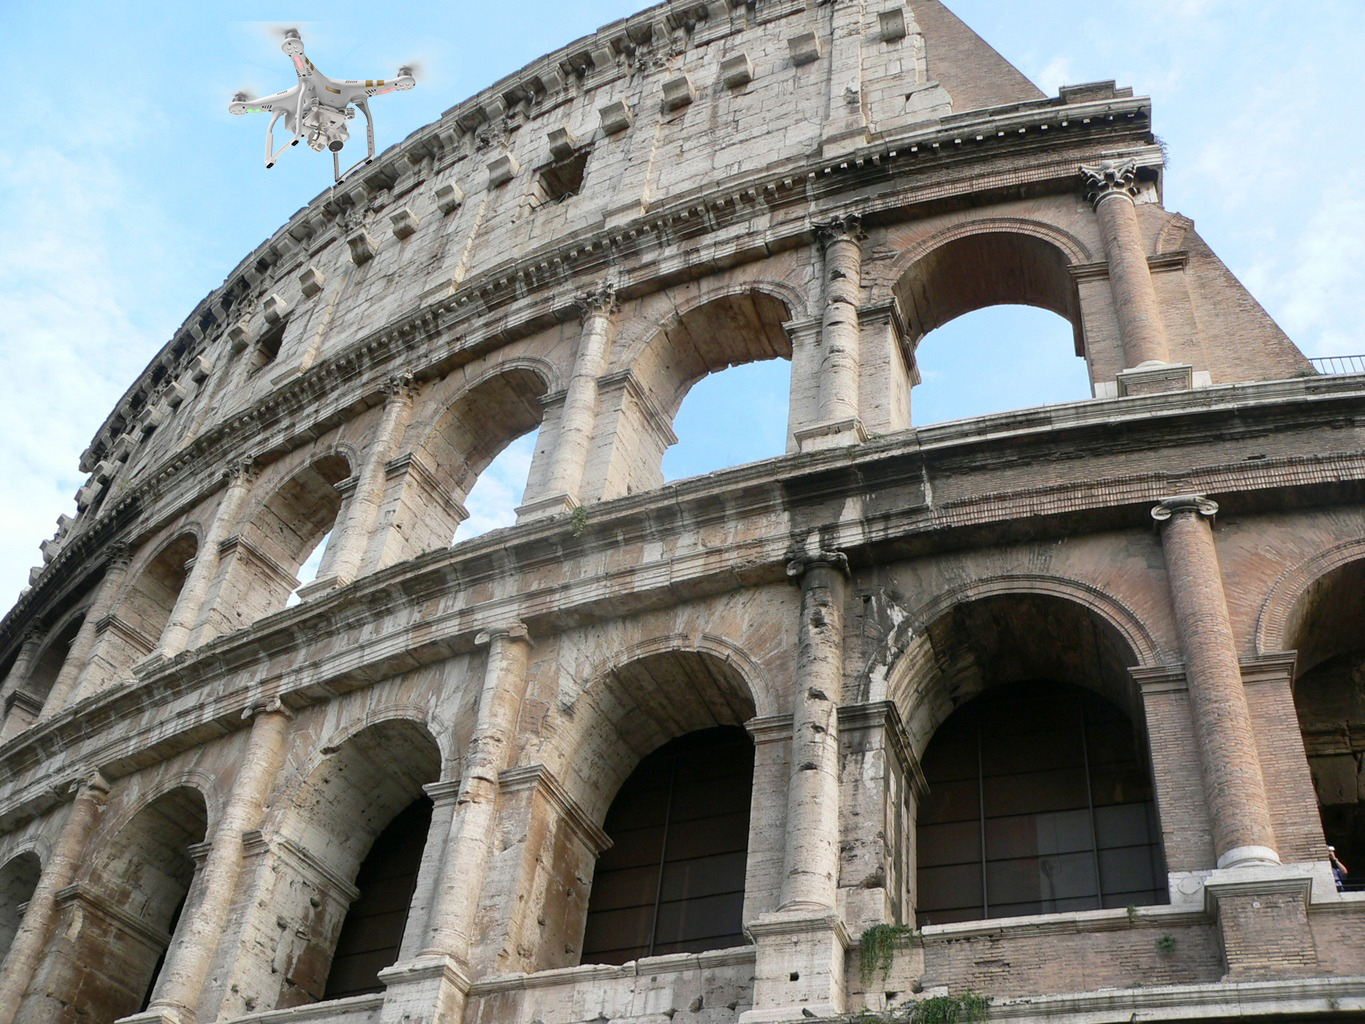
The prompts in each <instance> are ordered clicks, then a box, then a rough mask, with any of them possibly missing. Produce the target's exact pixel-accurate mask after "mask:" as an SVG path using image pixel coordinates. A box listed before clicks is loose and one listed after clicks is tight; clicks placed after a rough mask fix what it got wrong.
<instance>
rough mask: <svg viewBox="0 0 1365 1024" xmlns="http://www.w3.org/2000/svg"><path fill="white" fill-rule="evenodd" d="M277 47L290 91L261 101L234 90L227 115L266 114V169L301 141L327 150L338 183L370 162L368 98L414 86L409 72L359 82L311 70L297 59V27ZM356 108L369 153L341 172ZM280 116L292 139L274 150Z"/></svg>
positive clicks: (318, 150) (299, 51)
mask: <svg viewBox="0 0 1365 1024" xmlns="http://www.w3.org/2000/svg"><path fill="white" fill-rule="evenodd" d="M280 49H282V50H283V51H284V52H285V55H286V56H287V57H288V58H289V59H290V60H292V61H293V62H294V70H295V71H296V72H297V73H298V76H299V82H298V84H297V85H295V86H294V87H293V88H292V89H286V90H284V92H277V93H275V94H274V95H273V96H265V97H263V98H261V99H252V98H250V97H249V96H248V95H247V94H246V93H244V92H239V93H237V95H236V96H234V97H233V98H232V102H231V103H229V104H228V111H229V112H230V113H233V114H261V113H264V114H269V115H270V124H269V125H268V126H267V127H266V130H265V166H266V168H267V169H269V168H271V167H274V166H275V161H276V160H278V159H279V158H280V154H281V153H283V152H284V151H285V150H286V149H288V148H289V147H290V146H297V145H298V144H299V141H300V140H303V141H306V142H307V143H308V147H309V148H310V149H311V150H312V151H313V152H314V153H321V152H322V151H323V150H324V149H326V150H330V151H331V153H332V173H333V175H334V177H335V178H336V180H337V181H338V182H340V181H341V179H342V178H344V177H345V176H346V174H350V173H351V171H354V170H355V169H356V168H357V167H360V166H362V165H364V164H368V163H369V162H370V161H372V160H373V159H374V118H372V117H371V116H370V97H371V96H383V95H384V94H385V93H387V92H399V91H404V92H405V91H407V90H408V89H411V88H412V87H413V86H414V85H416V84H417V81H416V79H415V78H414V77H413V74H412V68H411V67H406V66H405V67H401V68H399V69H398V77H397V78H394V79H390V80H389V81H385V80H384V79H382V78H380V79H366V80H365V81H363V82H362V81H358V80H346V81H337V80H336V79H333V78H328V77H327V76H326V75H324V74H323V73H322V72H321V71H319V70H318V69H317V68H315V67H313V62H312V61H311V60H309V59H308V58H307V57H305V56H304V55H303V40H302V39H301V38H299V33H298V30H297V29H292V28H289V29H285V30H284V45H282V46H281V47H280ZM356 107H359V108H360V110H361V112H362V113H363V114H364V115H365V142H366V144H367V146H368V147H369V152H368V154H367V155H366V156H365V159H363V160H361V161H359V162H358V163H356V164H355V165H354V166H352V167H350V168H349V169H348V170H347V171H346V174H342V172H341V161H340V157H339V156H338V154H339V153H340V152H341V149H342V147H343V146H345V145H346V142H347V140H348V139H350V137H351V133H350V132H349V131H347V129H346V122H347V121H349V120H351V119H352V118H354V117H355V111H356ZM280 118H284V130H285V131H287V132H290V133H291V134H292V135H293V138H292V139H290V140H289V141H288V142H286V143H285V144H284V145H282V146H281V147H280V148H279V149H276V148H275V122H276V121H278V120H279V119H280Z"/></svg>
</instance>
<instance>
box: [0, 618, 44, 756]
mask: <svg viewBox="0 0 1365 1024" xmlns="http://www.w3.org/2000/svg"><path fill="white" fill-rule="evenodd" d="M43 640H44V637H43V634H42V633H38V632H33V633H30V634H29V635H28V636H26V637H24V642H23V644H22V645H21V646H20V647H19V655H18V657H16V658H15V659H14V664H13V665H11V666H10V670H9V675H7V676H5V682H4V685H3V686H0V699H3V700H4V708H5V710H4V714H5V723H4V726H3V727H0V743H3V742H4V741H5V740H7V739H9V738H10V737H11V736H14V735H16V734H17V733H18V732H19V731H20V730H21V729H23V728H26V727H27V726H28V725H30V724H31V723H32V721H33V719H32V718H30V717H29V716H30V714H31V713H32V712H31V711H29V710H28V709H27V707H24V708H21V707H19V705H20V704H21V703H24V704H27V701H28V696H27V691H26V690H25V686H26V685H27V683H28V676H29V673H30V672H32V671H33V663H34V662H35V661H37V660H38V654H39V652H41V651H42V649H43Z"/></svg>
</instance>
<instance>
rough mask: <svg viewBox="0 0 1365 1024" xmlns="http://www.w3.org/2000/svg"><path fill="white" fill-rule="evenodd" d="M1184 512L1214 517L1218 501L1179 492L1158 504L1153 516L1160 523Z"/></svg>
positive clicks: (1153, 510)
mask: <svg viewBox="0 0 1365 1024" xmlns="http://www.w3.org/2000/svg"><path fill="white" fill-rule="evenodd" d="M1184 512H1189V513H1192V514H1194V515H1201V516H1207V517H1208V518H1210V519H1212V518H1213V517H1214V516H1216V515H1217V514H1218V502H1216V501H1210V500H1209V499H1208V498H1205V497H1204V496H1202V495H1199V494H1178V495H1176V496H1175V497H1173V498H1167V499H1166V500H1165V501H1163V502H1161V503H1160V504H1158V505H1156V506H1155V507H1154V508H1153V509H1152V518H1153V519H1155V520H1156V521H1157V522H1158V523H1164V522H1166V520H1168V519H1170V518H1171V517H1172V516H1175V515H1179V514H1181V513H1184Z"/></svg>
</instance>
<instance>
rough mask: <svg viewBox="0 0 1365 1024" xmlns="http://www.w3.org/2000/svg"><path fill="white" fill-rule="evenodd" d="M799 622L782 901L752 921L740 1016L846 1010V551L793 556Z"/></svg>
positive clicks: (765, 1018)
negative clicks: (842, 734) (750, 963)
mask: <svg viewBox="0 0 1365 1024" xmlns="http://www.w3.org/2000/svg"><path fill="white" fill-rule="evenodd" d="M787 574H788V575H789V576H793V577H800V580H801V624H800V631H799V634H798V647H797V655H796V694H795V697H794V699H793V711H792V742H791V772H790V775H789V776H788V781H787V822H786V825H787V835H786V846H785V848H784V851H783V858H782V889H781V900H780V906H779V907H778V909H777V910H776V911H775V912H773V913H771V914H764V915H762V916H760V917H759V918H758V919H757V920H755V921H753V922H750V923H749V925H748V930H749V933H750V934H751V935H752V936H753V938H754V941H755V943H757V945H758V952H757V956H756V959H755V967H754V972H755V977H754V1003H753V1008H752V1009H750V1010H747V1011H745V1012H744V1013H743V1014H741V1015H740V1024H768V1022H773V1021H786V1020H792V1019H800V1017H802V1016H806V1017H832V1016H837V1015H839V1014H842V1013H843V1012H844V1009H845V1006H846V1003H847V991H846V987H845V979H844V962H845V957H846V955H847V952H848V947H849V936H848V930H847V928H846V927H845V926H844V923H843V920H842V919H841V917H840V915H839V911H838V906H837V893H838V884H839V694H840V690H841V687H842V682H843V631H844V613H843V609H844V577H845V576H846V575H847V574H848V559H847V558H846V557H845V556H844V555H843V554H842V553H841V552H831V551H821V552H819V553H817V554H815V555H811V556H808V557H803V558H799V559H796V560H795V561H793V562H791V563H790V564H789V565H788V566H787Z"/></svg>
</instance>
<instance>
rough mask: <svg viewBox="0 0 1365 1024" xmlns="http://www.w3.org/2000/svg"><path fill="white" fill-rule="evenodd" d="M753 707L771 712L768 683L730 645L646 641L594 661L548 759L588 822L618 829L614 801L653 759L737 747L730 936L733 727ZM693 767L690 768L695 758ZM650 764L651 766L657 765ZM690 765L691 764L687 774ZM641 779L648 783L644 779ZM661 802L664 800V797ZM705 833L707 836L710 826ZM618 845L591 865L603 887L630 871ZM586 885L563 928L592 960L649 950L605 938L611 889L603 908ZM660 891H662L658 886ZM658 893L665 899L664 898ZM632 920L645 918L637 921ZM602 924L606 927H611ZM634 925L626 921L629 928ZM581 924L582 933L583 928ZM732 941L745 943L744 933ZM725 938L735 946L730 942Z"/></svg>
mask: <svg viewBox="0 0 1365 1024" xmlns="http://www.w3.org/2000/svg"><path fill="white" fill-rule="evenodd" d="M750 673H752V674H750ZM760 703H761V704H762V706H764V707H765V708H770V707H771V704H772V701H771V695H770V688H769V687H768V685H767V680H766V679H764V678H763V677H762V673H760V672H758V671H757V669H756V666H754V664H753V662H752V661H751V659H748V658H747V657H742V656H740V654H739V652H738V650H737V649H736V647H735V646H734V645H733V644H731V643H730V642H728V641H725V640H722V639H720V638H717V637H714V636H707V635H702V636H696V637H689V636H684V635H675V636H657V637H651V638H648V639H646V640H644V641H642V642H640V643H638V644H635V645H633V646H632V647H630V648H628V649H626V650H624V651H621V652H619V653H618V654H617V655H616V656H615V657H612V658H610V659H607V660H606V661H604V662H602V663H600V664H599V665H598V666H596V668H595V670H594V672H593V674H592V676H591V678H590V681H589V683H588V685H587V686H586V687H584V689H583V690H582V692H581V693H579V694H578V695H577V698H576V699H575V700H574V701H573V703H572V705H571V706H570V707H569V708H568V709H566V711H565V717H564V719H563V726H562V728H563V732H562V734H561V735H560V736H558V737H556V741H557V742H556V746H557V751H556V756H557V759H558V763H557V764H555V765H552V767H553V768H554V769H555V770H556V771H557V772H558V773H561V777H562V778H564V779H565V781H566V783H567V788H568V789H569V791H570V794H571V795H572V796H573V798H574V800H575V801H576V802H577V804H578V805H579V806H580V807H581V808H582V810H583V812H584V813H585V814H586V816H587V817H588V819H589V820H590V821H592V822H593V823H594V824H599V825H601V826H602V827H605V828H608V829H612V828H617V827H626V826H623V825H622V823H621V821H620V820H617V819H618V816H619V815H620V814H621V813H622V808H621V805H620V801H621V800H622V799H629V796H628V791H629V790H632V787H635V788H638V784H639V783H640V778H639V773H640V772H641V771H647V770H652V769H650V767H649V766H651V765H654V762H656V761H657V760H658V759H659V758H660V757H665V758H667V757H670V756H672V755H671V754H670V752H671V751H675V750H678V749H681V748H686V747H688V746H689V745H691V744H693V743H694V742H696V741H703V742H704V743H714V742H716V740H715V738H716V737H720V738H721V739H720V743H721V746H722V747H723V748H725V749H726V750H728V751H730V755H735V751H736V750H738V751H739V754H738V755H735V756H740V759H741V760H743V759H744V758H745V757H747V758H748V760H747V764H746V765H745V767H744V768H743V773H744V785H743V786H742V787H741V789H742V792H740V790H736V793H739V797H738V799H739V803H740V804H741V805H742V806H737V807H735V808H732V810H734V811H735V815H732V817H735V820H734V821H732V822H730V824H731V825H732V826H733V828H732V829H731V830H730V834H729V839H730V840H733V843H731V846H733V847H734V848H733V849H730V848H728V847H727V850H726V851H725V854H726V855H728V856H729V857H730V859H731V860H732V861H734V864H733V868H734V870H735V871H737V875H735V876H734V880H735V881H736V885H737V891H732V892H731V895H730V897H729V899H730V900H731V903H732V905H731V906H730V916H733V918H734V922H733V923H734V924H735V927H734V929H733V933H727V934H731V938H733V935H735V934H738V932H739V928H738V921H739V919H740V917H741V916H742V913H743V910H744V905H745V903H746V900H747V898H748V897H747V893H748V889H749V880H748V879H747V877H746V865H747V860H746V856H745V853H744V851H745V850H747V848H748V845H749V842H750V836H751V833H750V792H751V789H750V787H751V786H752V785H753V782H752V780H753V773H754V768H753V761H752V756H753V746H752V742H751V741H750V740H749V738H748V736H747V735H746V734H745V733H744V732H743V730H742V728H741V727H742V726H744V724H745V723H746V722H748V721H750V720H751V719H752V718H754V717H755V712H756V710H757V707H758V706H759V704H760ZM745 752H747V753H745ZM730 755H727V757H729V756H730ZM680 756H690V755H685V754H684V755H680ZM726 763H727V764H728V763H729V760H727V761H726ZM691 764H693V765H694V766H695V764H696V762H695V761H693V762H691ZM654 767H656V768H657V765H654ZM692 770H693V769H692V768H689V769H688V772H689V773H690V772H691V771H692ZM673 780H674V781H673V782H670V784H669V786H670V793H671V792H672V791H673V790H672V787H673V786H675V785H677V786H683V787H686V786H689V785H691V783H690V782H688V777H687V776H685V775H682V774H679V775H674V776H673ZM736 784H738V783H736ZM645 785H646V787H647V786H648V783H646V784H645ZM712 785H714V782H713V783H712ZM669 800H670V801H671V800H672V796H670V797H669ZM626 813H629V812H626ZM736 816H737V817H736ZM741 818H742V820H740V819H741ZM704 831H705V830H704ZM707 834H708V835H710V834H711V833H710V832H709V831H708V832H707ZM608 835H610V833H608ZM666 846H667V844H666V843H665V847H666ZM625 848H626V847H625V846H623V847H622V850H618V851H617V853H616V854H612V853H611V852H610V850H608V851H606V852H604V853H602V855H601V857H600V858H599V859H598V861H597V865H598V866H599V867H601V868H602V870H603V872H604V873H605V874H604V876H603V877H604V878H606V879H608V881H607V882H605V883H604V884H605V885H608V886H611V885H612V884H613V881H612V880H613V879H616V878H619V877H621V876H622V873H623V872H624V873H625V874H626V875H630V876H631V877H634V876H633V875H632V874H631V872H632V870H633V869H632V865H631V864H630V863H618V861H619V859H620V857H619V855H620V854H621V853H622V851H624V850H625ZM707 852H710V853H714V852H715V851H707ZM736 858H737V859H736ZM662 865H663V862H662V861H661V862H660V864H659V865H656V867H655V870H660V871H665V872H666V870H667V869H666V867H664V866H662ZM549 870H550V872H551V873H552V874H553V873H555V872H559V874H556V875H555V876H554V878H553V879H552V881H551V886H552V887H556V886H558V887H561V888H562V887H564V886H567V887H568V888H569V889H573V888H574V880H573V878H572V877H568V876H567V875H566V876H564V877H561V875H563V873H564V872H565V870H566V869H565V868H564V867H563V866H555V867H552V868H550V869H549ZM585 877H586V876H585ZM664 877H665V876H664V875H660V878H659V885H660V886H663V885H664ZM647 888H651V887H650V886H647ZM731 888H732V889H734V888H735V887H731ZM592 891H593V890H591V889H590V890H589V892H588V893H587V894H586V895H587V896H588V899H587V900H586V901H585V902H584V903H583V904H582V905H581V907H580V908H579V912H580V913H582V915H583V917H582V918H580V919H579V920H580V921H581V922H582V924H581V925H579V927H578V928H571V929H570V930H571V932H577V933H578V934H585V935H586V937H585V940H584V941H585V946H584V947H583V948H584V949H585V950H586V949H597V950H599V952H597V953H595V954H593V956H594V959H596V961H597V962H619V957H617V958H616V959H613V956H614V954H612V953H603V952H600V951H602V950H608V949H616V950H617V951H618V952H620V951H621V950H626V951H627V952H629V950H630V949H635V952H634V953H632V954H631V955H649V953H648V952H640V949H645V950H649V949H653V948H655V947H654V946H653V941H652V940H651V941H650V942H649V943H647V944H645V945H644V946H640V947H639V948H638V949H636V948H635V947H636V946H637V945H638V944H635V943H624V944H621V943H614V942H611V941H606V942H604V940H603V928H604V925H603V923H602V922H603V920H604V917H603V915H604V914H605V915H606V918H611V917H612V915H613V914H615V913H616V911H615V910H613V909H611V907H612V906H614V903H613V900H614V895H613V896H611V897H608V904H607V906H606V908H604V907H603V905H602V903H601V901H600V899H598V898H595V897H594V896H593V895H592ZM632 891H633V890H632ZM662 891H663V889H662V888H661V889H660V890H659V892H662ZM689 892H691V890H689ZM613 893H614V890H613ZM657 898H658V899H663V897H662V896H659V897H657ZM689 898H691V897H690V896H688V897H685V898H683V901H682V902H684V903H685V902H686V900H687V899H689ZM662 906H663V904H661V903H660V904H658V905H657V906H655V907H654V909H653V911H652V912H653V913H655V914H658V913H663V911H662V909H661V908H662ZM636 910H637V911H640V910H641V908H640V907H637V908H636ZM632 920H636V919H634V918H632ZM639 920H643V918H640V919H638V920H637V921H636V923H638V921H639ZM655 920H657V918H656V919H655ZM605 927H606V928H607V930H608V931H610V930H611V928H612V927H614V926H611V925H607V926H605ZM633 927H634V925H628V926H626V928H627V930H630V928H633ZM652 927H653V926H652V925H651V929H652ZM581 929H586V932H583V931H581ZM722 930H724V929H722ZM661 940H662V937H661ZM737 941H738V943H739V944H742V943H743V940H742V939H740V940H737ZM726 944H736V943H735V942H734V941H731V942H727V943H726ZM658 948H660V949H661V950H667V949H669V948H671V947H669V946H668V945H667V944H665V945H664V946H661V947H658ZM696 948H711V947H709V946H706V945H705V941H704V940H703V945H701V946H698V947H696ZM622 955H625V954H624V953H623V954H622Z"/></svg>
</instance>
